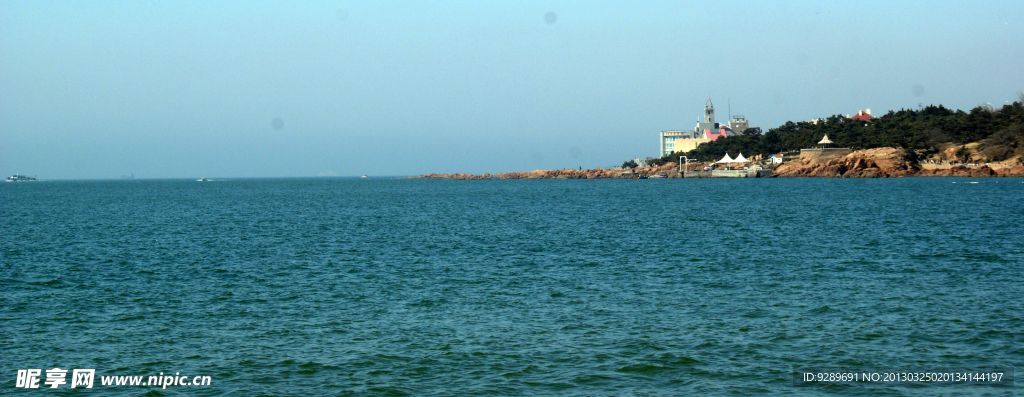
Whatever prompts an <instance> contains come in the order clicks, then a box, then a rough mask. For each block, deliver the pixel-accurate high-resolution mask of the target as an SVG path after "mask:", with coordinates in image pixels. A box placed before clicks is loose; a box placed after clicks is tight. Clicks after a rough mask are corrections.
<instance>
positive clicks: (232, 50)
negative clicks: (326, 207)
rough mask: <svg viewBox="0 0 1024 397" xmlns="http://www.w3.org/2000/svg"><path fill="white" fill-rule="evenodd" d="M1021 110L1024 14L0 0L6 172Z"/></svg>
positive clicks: (591, 148) (349, 156) (640, 136)
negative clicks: (934, 108)
mask: <svg viewBox="0 0 1024 397" xmlns="http://www.w3.org/2000/svg"><path fill="white" fill-rule="evenodd" d="M1022 90H1024V1H1020V0H1011V1H980V2H966V1H953V2H934V1H929V2H918V1H915V2H892V1H885V2H881V1H879V2H874V1H842V2H825V1H803V2H797V1H776V2H763V1H750V2H745V1H739V2H727V1H716V2H707V3H701V2H682V1H666V2H660V1H644V2H640V3H639V4H636V3H635V2H629V3H627V2H597V1H580V2H567V1H543V2H529V1H465V2H456V1H354V2H343V1H342V2H339V1H328V2H313V1H297V2H293V1H267V2H256V1H239V2H230V1H162V2H147V1H120V2H102V1H82V2H75V1H63V0H62V1H53V2H47V1H38V2H27V1H11V0H0V175H10V174H13V173H22V174H28V175H37V176H38V177H39V178H40V179H63V178H114V177H117V176H119V175H121V174H127V173H130V172H132V173H135V174H136V176H138V177H140V178H163V177H199V176H207V177H261V176H268V177H269V176H315V175H318V174H325V175H330V174H336V175H363V174H369V175H415V174H422V173H429V172H472V173H482V172H491V173H495V172H507V171H529V170H533V169H538V168H542V169H549V168H567V167H573V168H575V167H578V166H582V167H584V168H588V167H595V166H603V167H607V166H614V165H619V164H622V162H623V161H624V160H627V159H630V158H633V157H637V156H640V157H644V156H653V155H655V154H656V153H657V151H658V132H659V131H661V130H667V129H691V128H693V126H694V125H695V122H696V120H697V118H698V117H699V116H700V115H701V111H702V109H703V105H704V102H705V100H706V99H707V97H708V96H709V95H710V96H711V98H712V100H713V101H714V103H715V105H716V111H717V114H718V119H719V120H720V121H724V120H725V119H726V118H727V116H728V112H729V110H728V105H727V104H728V103H729V102H731V104H732V113H733V114H742V115H745V116H746V117H747V119H748V120H749V121H750V122H751V126H760V127H762V128H764V129H765V130H767V129H768V128H771V127H776V126H778V125H780V124H783V123H785V122H786V121H787V120H793V121H801V120H809V119H813V118H817V117H827V116H829V115H832V114H852V113H856V112H857V110H860V109H865V108H870V109H871V110H872V112H873V113H874V114H875V115H879V114H881V113H884V112H886V111H888V110H890V109H897V110H898V109H900V108H916V107H917V106H918V104H919V103H923V104H925V105H927V104H940V103H941V104H943V105H946V106H947V107H952V108H958V109H970V108H973V107H975V106H978V105H981V104H984V103H992V104H993V105H1002V104H1003V103H1005V102H1006V101H1013V100H1016V99H1017V93H1018V91H1022Z"/></svg>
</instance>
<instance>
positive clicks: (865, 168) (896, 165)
mask: <svg viewBox="0 0 1024 397" xmlns="http://www.w3.org/2000/svg"><path fill="white" fill-rule="evenodd" d="M713 164H714V163H713V162H707V163H690V164H689V165H688V167H687V169H686V172H687V174H692V173H694V172H695V171H700V170H702V169H704V167H705V166H709V165H713ZM765 169H770V170H771V171H772V173H771V175H770V176H767V177H781V178H786V177H819V178H892V177H908V176H915V177H932V176H957V177H1024V165H1022V164H1020V163H1016V162H1003V163H990V164H978V165H965V164H929V163H919V162H917V161H914V160H912V159H908V156H907V153H906V151H904V150H903V149H898V148H889V147H884V148H875V149H866V150H858V151H854V152H852V153H850V154H847V155H845V156H841V157H833V158H806V159H794V160H790V161H787V162H783V163H782V164H778V165H775V166H770V167H769V166H765ZM655 175H657V176H658V177H662V176H663V177H665V178H682V177H683V175H682V174H680V172H679V165H678V164H675V163H669V164H665V165H662V166H651V167H637V168H632V169H600V168H598V169H587V170H576V169H563V170H534V171H526V172H506V173H497V174H489V173H485V174H480V175H474V174H467V173H452V174H437V173H430V174H424V175H419V176H417V177H416V178H419V179H453V180H482V179H637V178H642V177H651V176H655ZM702 177H707V176H702ZM711 177H714V176H711Z"/></svg>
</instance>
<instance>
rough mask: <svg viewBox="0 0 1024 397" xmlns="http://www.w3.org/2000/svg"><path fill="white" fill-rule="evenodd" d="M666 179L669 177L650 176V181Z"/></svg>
mask: <svg viewBox="0 0 1024 397" xmlns="http://www.w3.org/2000/svg"><path fill="white" fill-rule="evenodd" d="M665 178H668V177H667V176H665V175H651V176H650V179H665Z"/></svg>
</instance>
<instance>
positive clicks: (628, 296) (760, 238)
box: [0, 178, 1024, 396]
mask: <svg viewBox="0 0 1024 397" xmlns="http://www.w3.org/2000/svg"><path fill="white" fill-rule="evenodd" d="M971 182H977V183H971ZM1022 271H1024V183H1022V180H1020V179H1003V178H991V179H978V180H971V179H958V178H905V179H881V180H836V179H738V180H722V179H717V180H710V179H704V180H509V181H497V180H495V181H437V180H434V181H432V180H399V179H390V180H383V179H370V180H366V179H346V178H337V179H281V180H271V179H264V180H224V181H213V182H208V183H198V182H195V181H183V180H165V181H80V182H74V181H50V182H36V183H8V184H3V185H0V366H2V372H0V394H11V393H16V392H21V393H24V394H25V395H42V394H46V393H48V392H51V391H50V390H19V389H15V388H14V386H15V374H16V372H17V370H18V369H25V368H42V369H50V368H53V367H60V368H65V369H67V368H95V369H96V370H97V378H98V377H99V376H100V375H155V374H157V373H160V372H164V373H168V374H169V373H173V372H179V373H182V374H189V375H209V376H211V377H212V383H213V384H212V385H211V386H208V387H168V388H167V389H166V390H164V389H161V388H159V387H134V388H133V387H129V386H122V387H106V388H102V387H101V386H98V385H97V386H96V388H95V389H93V390H87V391H84V392H81V391H80V393H75V394H76V395H78V394H80V395H112V394H114V395H117V394H121V395H144V394H145V395H231V396H251V395H392V396H399V395H414V396H424V395H425V396H430V395H560V396H561V395H587V396H589V395H638V396H640V395H642V396H646V395H708V394H734V395H761V394H776V395H778V394H795V395H817V394H826V393H837V394H843V395H965V394H966V395H984V394H993V395H1007V394H1009V395H1019V393H1020V391H1021V387H1020V385H1017V386H1016V387H1015V388H1011V389H1007V388H993V387H975V386H964V385H955V386H948V387H935V386H931V387H869V386H813V387H795V386H794V382H793V376H792V373H793V371H795V370H799V369H803V368H849V369H857V370H861V369H871V368H882V369H903V370H907V371H914V370H925V369H938V368H947V369H949V368H961V369H963V368H990V367H1002V368H1014V367H1016V368H1024V320H1022V318H1024V276H1022ZM44 377H45V374H44ZM1018 383H1019V382H1018ZM97 384H98V380H97ZM44 387H45V386H44ZM65 387H66V385H65ZM65 391H66V390H65Z"/></svg>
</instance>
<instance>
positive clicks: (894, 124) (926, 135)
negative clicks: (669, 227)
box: [656, 95, 1024, 164]
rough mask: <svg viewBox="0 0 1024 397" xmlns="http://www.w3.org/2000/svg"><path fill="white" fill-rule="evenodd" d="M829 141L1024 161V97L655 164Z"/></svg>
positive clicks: (746, 138) (745, 141)
mask: <svg viewBox="0 0 1024 397" xmlns="http://www.w3.org/2000/svg"><path fill="white" fill-rule="evenodd" d="M826 134H827V135H828V137H829V139H831V140H832V141H833V142H835V144H834V145H833V146H834V147H848V148H851V149H853V150H860V149H871V148H877V147H886V146H889V147H901V148H904V149H910V150H911V151H913V152H915V153H917V154H918V155H922V156H927V155H931V154H935V153H938V152H939V151H941V150H943V149H944V148H948V147H951V146H954V145H955V146H962V145H966V144H969V143H973V142H980V145H978V147H977V150H978V151H979V152H980V153H982V154H983V155H984V156H985V158H986V159H988V160H990V161H1002V160H1005V159H1008V158H1011V157H1013V156H1016V155H1024V95H1021V101H1018V102H1014V103H1013V104H1010V105H1005V106H1003V107H1002V108H1001V109H996V108H991V107H981V106H979V107H976V108H974V109H972V110H971V111H970V112H964V111H961V110H951V109H948V108H946V107H944V106H942V105H939V106H927V107H924V108H921V109H918V110H911V109H902V110H899V111H889V113H887V114H885V115H883V116H881V117H877V118H875V119H874V120H871V121H869V122H865V121H858V120H852V119H848V118H845V117H843V116H840V115H834V116H831V117H828V118H826V119H824V120H819V121H818V122H817V123H814V122H807V121H803V122H798V123H794V122H792V121H790V122H787V123H786V124H784V125H781V126H779V127H777V128H772V129H770V130H768V131H767V132H765V133H763V134H761V133H757V131H756V130H753V129H750V130H747V131H744V132H743V133H742V134H740V135H737V136H732V137H726V138H720V139H718V140H716V141H714V142H708V143H704V144H701V145H700V146H698V147H697V148H696V149H694V150H691V151H690V152H687V153H674V154H671V155H668V156H665V157H662V158H661V159H659V160H658V161H656V163H660V164H664V163H668V162H676V161H677V160H678V158H679V156H680V155H682V154H685V155H687V156H688V157H690V158H691V159H694V158H695V159H697V160H700V161H714V160H717V159H719V158H721V157H722V156H723V155H725V154H726V153H729V154H730V155H731V156H736V155H737V154H739V153H743V155H744V156H746V157H748V158H749V157H753V156H755V155H758V154H760V155H763V156H766V157H767V156H770V155H771V154H774V153H780V152H788V151H797V150H800V149H805V148H809V147H815V146H816V145H817V143H818V141H820V140H821V138H822V136H824V135H826Z"/></svg>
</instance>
